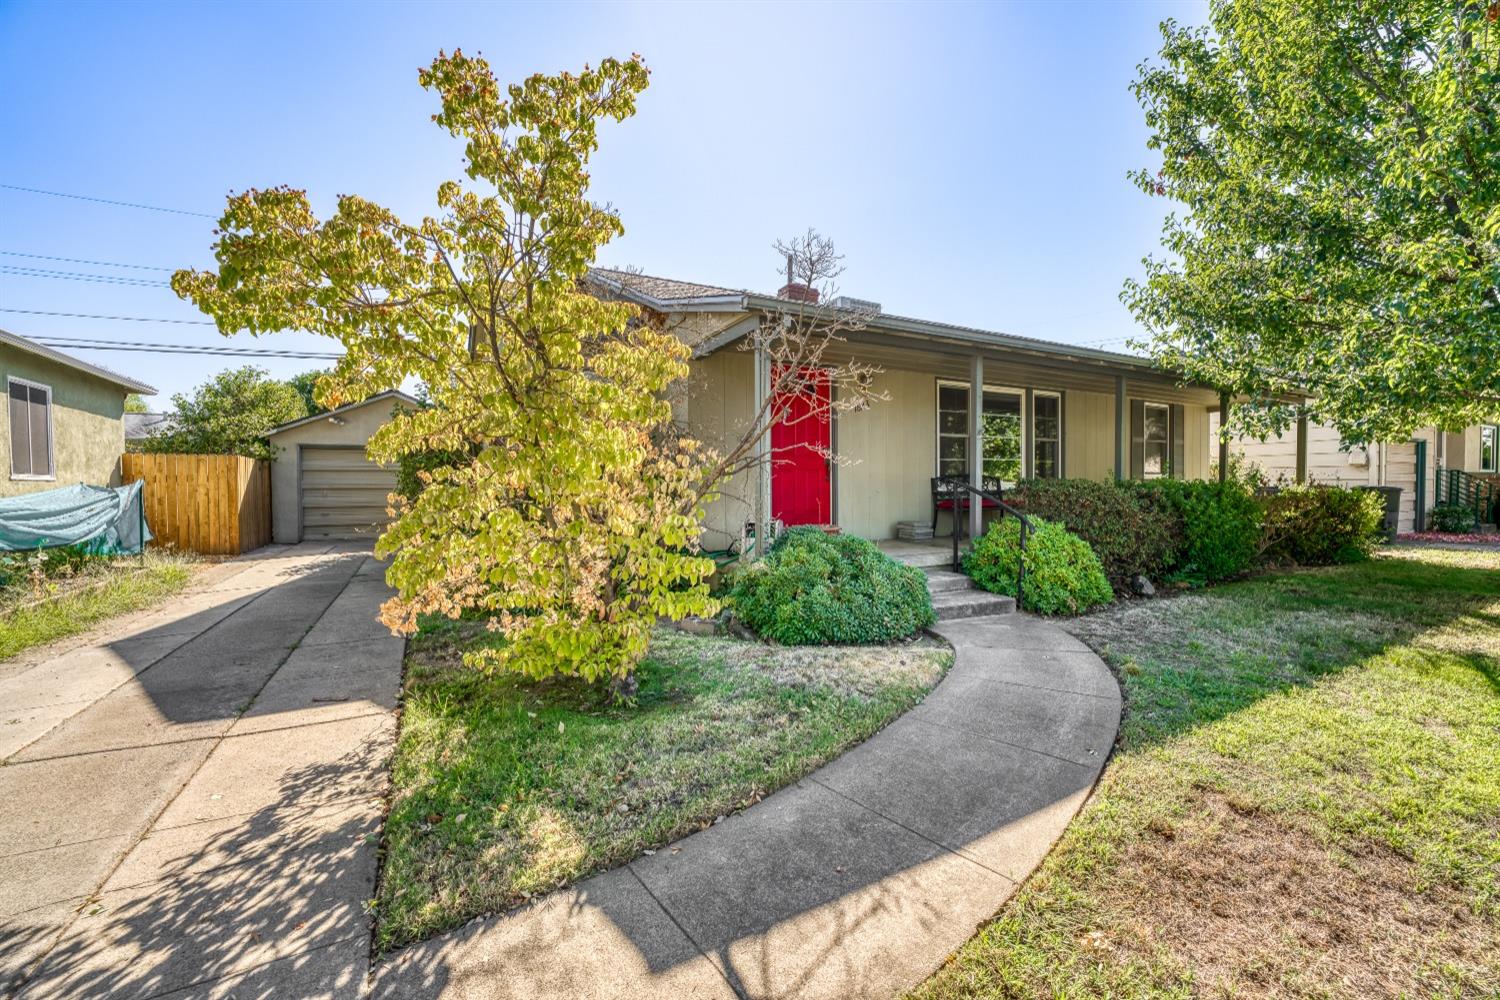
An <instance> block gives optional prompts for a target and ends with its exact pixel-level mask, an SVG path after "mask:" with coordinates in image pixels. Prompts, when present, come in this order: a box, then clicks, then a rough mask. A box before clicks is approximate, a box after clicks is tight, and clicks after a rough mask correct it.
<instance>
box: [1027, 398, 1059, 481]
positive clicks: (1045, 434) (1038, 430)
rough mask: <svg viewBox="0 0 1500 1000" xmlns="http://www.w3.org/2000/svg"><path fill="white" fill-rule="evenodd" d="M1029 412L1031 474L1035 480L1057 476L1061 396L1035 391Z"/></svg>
mask: <svg viewBox="0 0 1500 1000" xmlns="http://www.w3.org/2000/svg"><path fill="white" fill-rule="evenodd" d="M1031 411H1032V412H1031V436H1032V445H1031V450H1032V455H1031V474H1032V475H1033V476H1035V477H1036V478H1038V479H1056V478H1057V477H1058V476H1060V475H1062V396H1061V395H1060V394H1058V393H1055V392H1038V393H1035V394H1033V395H1032V398H1031Z"/></svg>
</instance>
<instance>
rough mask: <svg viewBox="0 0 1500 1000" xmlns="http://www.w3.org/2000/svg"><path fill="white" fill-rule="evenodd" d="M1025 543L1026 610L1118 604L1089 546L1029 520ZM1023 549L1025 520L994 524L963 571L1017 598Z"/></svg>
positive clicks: (1071, 611) (1076, 610)
mask: <svg viewBox="0 0 1500 1000" xmlns="http://www.w3.org/2000/svg"><path fill="white" fill-rule="evenodd" d="M1030 521H1031V526H1032V531H1031V533H1030V535H1029V536H1028V537H1027V539H1026V554H1025V564H1026V580H1025V587H1024V595H1023V607H1024V608H1025V610H1027V611H1036V612H1039V613H1041V614H1044V615H1076V614H1082V613H1083V612H1085V611H1088V610H1089V609H1091V608H1095V607H1098V606H1099V605H1101V604H1108V603H1109V602H1110V601H1112V600H1114V597H1115V594H1114V590H1113V589H1111V587H1110V585H1109V580H1108V579H1106V578H1105V575H1104V567H1103V566H1102V565H1101V564H1100V562H1099V557H1098V556H1097V555H1095V554H1094V550H1093V549H1092V548H1091V547H1090V546H1089V543H1088V542H1086V541H1084V540H1083V539H1082V538H1080V537H1078V536H1077V535H1075V534H1073V533H1072V532H1070V531H1068V529H1067V528H1064V527H1063V526H1062V525H1061V524H1059V523H1057V522H1054V521H1048V520H1045V519H1043V518H1040V517H1036V516H1033V517H1031V518H1030ZM1020 551H1021V522H1020V520H1019V519H1017V518H1014V517H1006V518H1002V519H1000V520H998V521H995V522H993V523H991V524H990V529H989V530H988V531H987V532H985V533H984V534H983V535H982V536H980V538H979V539H978V540H977V541H976V542H975V543H974V548H973V551H971V552H970V553H969V554H968V556H967V557H965V559H964V570H965V571H966V572H967V573H968V574H969V576H970V577H971V578H972V579H973V580H974V582H975V583H976V584H978V585H979V586H980V587H983V588H984V589H985V590H989V591H993V592H994V593H997V594H1009V595H1010V596H1012V597H1014V596H1016V589H1017V587H1016V584H1017V578H1018V576H1019V574H1018V572H1017V571H1018V568H1019V565H1020V560H1019V558H1018V557H1019V556H1020Z"/></svg>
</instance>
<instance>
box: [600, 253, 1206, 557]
mask: <svg viewBox="0 0 1500 1000" xmlns="http://www.w3.org/2000/svg"><path fill="white" fill-rule="evenodd" d="M591 279H592V280H593V282H594V283H595V284H596V285H597V286H598V287H599V288H600V290H601V294H613V295H618V296H620V297H622V298H625V299H627V300H630V301H632V302H635V303H636V304H638V305H640V306H641V307H643V308H644V309H646V310H649V311H651V312H652V313H654V314H657V315H659V316H660V317H662V318H663V321H664V322H665V323H666V324H667V326H668V327H670V328H671V329H673V330H674V331H675V332H676V333H677V334H678V336H679V337H681V338H682V339H683V340H684V341H685V342H686V343H687V344H688V346H690V347H691V348H692V361H691V375H690V381H691V383H692V384H691V387H690V389H689V391H688V392H687V393H686V394H685V400H684V401H683V402H681V403H679V404H678V411H677V412H678V418H679V420H681V421H682V422H684V423H685V424H686V426H687V429H688V431H689V433H691V434H692V435H693V436H695V437H697V438H699V439H700V440H702V441H704V442H705V443H707V444H709V445H710V446H714V447H719V448H724V447H728V446H730V445H731V444H733V443H734V442H737V441H738V440H739V439H740V438H741V436H742V435H743V433H744V430H745V428H746V426H747V425H748V424H749V422H750V421H751V420H752V419H753V414H755V413H756V412H758V411H759V404H760V402H761V401H763V400H764V398H765V394H766V393H767V391H768V387H769V385H770V384H771V378H770V373H769V360H768V358H766V357H765V356H764V352H761V351H756V350H745V349H743V347H744V345H745V344H746V343H747V341H746V338H747V336H748V335H749V334H750V333H751V332H752V331H754V330H755V329H757V327H758V324H760V323H761V322H762V321H763V320H764V319H765V318H766V317H768V316H772V315H775V314H777V313H779V312H781V311H782V310H785V309H786V308H787V306H788V301H789V299H791V298H793V297H805V296H809V295H811V294H815V293H814V292H813V290H811V289H808V288H806V287H804V286H800V285H795V286H794V285H791V284H789V285H788V286H786V287H784V288H783V289H782V290H781V291H780V292H779V293H778V294H777V295H774V296H773V295H764V294H758V293H755V292H749V291H744V290H740V289H733V288H725V287H721V286H715V285H705V284H699V283H694V282H688V281H678V280H673V279H667V278H658V277H650V276H645V275H640V274H634V273H629V272H624V271H613V270H607V269H596V270H595V271H594V272H592V274H591ZM828 305H833V306H835V307H836V306H838V305H839V303H837V302H835V303H830V304H828ZM857 307H858V308H859V309H861V310H862V311H864V312H865V313H867V314H868V315H869V319H868V321H867V322H866V323H865V325H864V326H863V328H862V329H859V330H857V331H852V332H850V333H848V334H847V339H846V341H845V342H843V343H837V344H834V345H832V346H831V347H830V349H829V350H828V352H827V353H826V355H825V357H826V358H827V359H828V360H829V361H830V362H832V363H838V362H840V361H845V360H858V361H861V362H864V363H868V364H875V365H879V366H880V368H881V369H882V371H881V374H880V375H878V376H877V385H876V388H877V390H879V391H881V392H883V393H884V394H886V395H887V396H888V397H889V398H888V400H887V401H882V402H877V403H874V404H873V405H871V406H870V407H869V408H867V409H865V410H862V411H858V412H843V413H839V414H837V415H836V416H834V417H831V418H830V419H829V420H828V422H827V424H826V425H825V426H822V427H817V428H812V429H811V430H810V431H809V430H808V429H806V428H803V429H801V430H799V434H803V435H810V437H811V438H812V439H815V440H816V442H817V443H818V445H819V447H822V446H825V445H826V446H827V447H830V448H831V449H832V450H833V451H834V452H836V453H837V454H838V455H839V456H840V459H841V460H842V461H841V462H838V463H832V462H827V461H825V460H824V458H823V457H822V456H821V455H820V454H819V452H818V450H817V449H815V448H790V449H785V450H778V449H775V447H774V445H773V446H772V447H773V452H772V458H773V461H771V462H770V463H769V464H768V465H763V466H761V467H760V468H759V469H758V470H756V471H754V472H753V473H750V474H747V475H744V476H741V477H740V478H739V480H738V481H734V482H731V483H729V484H728V486H727V488H726V490H725V492H724V496H723V497H722V498H721V499H720V500H718V501H717V502H716V503H714V504H713V505H712V507H711V508H710V510H709V512H708V520H707V531H706V536H705V539H704V544H705V546H706V547H708V548H710V549H722V548H727V547H729V546H730V545H731V544H733V543H735V542H736V541H738V540H740V539H741V538H743V537H744V536H745V532H746V528H747V525H748V524H750V523H752V522H757V521H762V523H763V519H766V512H769V518H771V519H775V520H779V521H781V522H782V523H783V524H785V525H793V524H805V523H814V524H828V525H837V526H838V527H839V528H840V529H842V530H844V531H847V532H851V533H853V534H857V535H861V536H864V537H866V538H872V539H884V538H890V537H893V535H894V534H895V530H896V524H897V522H899V521H927V520H929V519H930V518H933V517H934V504H933V494H932V479H933V477H935V476H938V475H962V476H966V477H969V478H970V479H971V481H977V480H978V477H979V476H980V472H981V470H980V468H979V467H977V464H976V463H975V462H974V460H973V459H974V457H975V456H977V455H982V456H983V463H982V467H983V474H984V475H986V476H992V477H994V478H998V479H999V480H1000V481H1001V482H1002V483H1009V482H1012V481H1014V480H1017V479H1020V478H1025V477H1033V476H1035V477H1047V476H1059V477H1062V476H1067V477H1073V478H1090V479H1108V478H1110V477H1120V478H1145V479H1149V478H1154V477H1159V476H1177V477H1181V478H1188V479H1201V478H1205V477H1206V476H1208V474H1209V469H1210V453H1211V451H1212V450H1213V448H1212V445H1211V442H1212V439H1211V437H1210V430H1209V414H1210V412H1211V411H1216V410H1217V409H1218V408H1219V406H1220V405H1221V397H1220V394H1219V393H1218V392H1217V391H1216V390H1214V389H1212V388H1210V387H1207V386H1197V385H1191V384H1184V382H1183V380H1182V378H1181V377H1180V375H1178V374H1176V373H1173V372H1167V371H1163V370H1161V369H1160V368H1158V367H1157V366H1156V365H1155V364H1154V363H1152V362H1151V361H1150V360H1147V359H1144V358H1139V357H1135V356H1132V355H1128V354H1120V353H1116V352H1112V351H1102V350H1095V349H1092V348H1088V347H1080V346H1076V345H1071V344H1060V343H1053V342H1050V341H1045V340H1037V339H1033V338H1030V337H1021V336H1015V335H1013V334H1007V333H999V332H995V331H991V330H981V329H974V328H972V327H964V326H956V325H953V324H950V323H942V322H936V321H932V320H924V319H916V318H913V317H908V316H897V315H892V314H890V313H887V312H884V311H883V310H881V309H880V308H879V306H878V305H876V304H874V303H869V302H864V301H858V300H857ZM841 335H842V334H841ZM750 343H753V340H752V341H750ZM975 401H978V402H977V405H978V407H979V410H980V414H979V417H980V419H972V417H973V416H974V415H973V414H972V412H971V409H972V407H973V406H974V405H975ZM1214 443H1216V442H1214ZM757 513H759V514H760V517H757ZM971 516H972V517H973V518H974V519H975V520H977V519H978V518H979V516H980V511H979V509H978V508H977V507H976V508H974V509H973V510H971ZM945 523H946V519H945ZM943 530H945V529H944V526H940V527H939V532H940V533H941V532H942V531H943Z"/></svg>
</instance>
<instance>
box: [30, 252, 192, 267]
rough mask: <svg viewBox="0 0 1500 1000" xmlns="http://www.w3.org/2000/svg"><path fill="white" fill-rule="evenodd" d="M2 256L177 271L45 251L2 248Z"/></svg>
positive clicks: (96, 265)
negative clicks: (29, 251) (57, 254)
mask: <svg viewBox="0 0 1500 1000" xmlns="http://www.w3.org/2000/svg"><path fill="white" fill-rule="evenodd" d="M0 257H29V258H31V259H32V260H55V261H61V262H62V263H64V264H92V265H93V266H94V267H128V268H130V269H131V270H133V271H175V270H177V268H175V267H153V266H152V265H150V264H120V263H116V262H115V261H112V260H86V259H84V258H82V257H49V256H48V255H47V254H44V253H22V252H21V251H19V250H0Z"/></svg>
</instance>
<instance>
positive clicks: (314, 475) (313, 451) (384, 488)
mask: <svg viewBox="0 0 1500 1000" xmlns="http://www.w3.org/2000/svg"><path fill="white" fill-rule="evenodd" d="M395 488H396V473H395V471H394V470H391V469H382V468H381V467H380V466H378V465H376V464H375V463H374V462H371V461H370V460H369V459H368V458H366V457H365V450H364V449H363V448H317V447H312V446H309V445H303V446H302V537H303V539H305V540H307V541H317V540H323V539H334V538H369V537H373V536H374V535H375V534H376V533H377V532H379V530H380V529H381V528H382V527H383V526H384V525H385V523H386V521H387V520H389V519H388V518H387V517H386V513H385V508H386V495H387V494H388V493H390V492H392V491H393V490H395Z"/></svg>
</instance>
